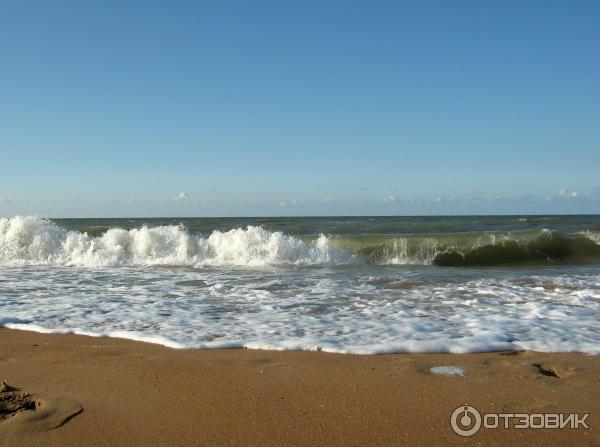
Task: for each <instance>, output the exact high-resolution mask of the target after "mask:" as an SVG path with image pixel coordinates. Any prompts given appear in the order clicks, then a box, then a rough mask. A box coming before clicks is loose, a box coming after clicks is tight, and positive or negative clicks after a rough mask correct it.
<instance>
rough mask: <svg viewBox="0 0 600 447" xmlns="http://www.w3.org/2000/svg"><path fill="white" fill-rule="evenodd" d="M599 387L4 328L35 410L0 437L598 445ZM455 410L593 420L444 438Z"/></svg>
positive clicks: (26, 440)
mask: <svg viewBox="0 0 600 447" xmlns="http://www.w3.org/2000/svg"><path fill="white" fill-rule="evenodd" d="M435 366H458V367H462V368H464V369H465V370H466V375H464V376H446V375H436V374H432V373H431V371H430V368H431V367H435ZM599 378H600V357H598V356H588V355H585V354H578V353H568V354H559V353H557V354H553V353H537V352H518V353H517V352H504V353H482V354H466V355H457V354H438V355H436V354H398V355H378V356H373V355H367V356H356V355H342V354H329V353H324V352H275V351H260V350H247V349H231V350H177V349H170V348H165V347H163V346H159V345H153V344H148V343H139V342H133V341H129V340H121V339H110V338H93V337H86V336H78V335H58V334H51V335H49V334H40V333H34V332H25V331H15V330H8V329H2V330H0V380H2V381H5V382H6V383H7V384H9V385H11V386H13V387H16V388H19V389H21V390H22V391H23V392H25V393H28V394H30V395H31V396H32V399H33V400H35V401H36V402H37V403H38V408H37V409H30V410H24V411H20V412H18V413H17V414H15V415H7V414H4V417H3V419H2V420H0V440H1V443H2V445H19V446H24V445H36V446H41V445H53V446H76V445H86V446H105V445H112V446H121V445H132V446H148V445H165V446H166V445H174V446H177V445H365V444H369V445H400V444H405V445H530V446H532V445H545V446H547V445H579V446H581V445H598V444H599V443H600V433H599V432H598V428H597V427H600V418H599V415H600V400H599V399H598V396H600V380H599ZM4 404H6V402H4ZM464 404H469V405H471V406H473V407H475V408H477V409H478V410H479V411H480V412H482V413H492V412H497V413H549V412H562V413H567V412H568V413H570V412H576V413H590V416H589V418H588V419H587V421H586V422H587V424H588V425H589V427H590V429H581V428H580V429H577V430H574V429H562V430H559V429H554V430H549V429H547V430H539V429H538V430H534V429H527V430H523V429H521V430H519V429H515V428H511V429H494V430H493V429H481V430H480V431H479V432H478V433H477V434H475V435H474V436H472V437H470V438H463V437H460V436H458V435H456V434H455V433H454V432H453V431H452V429H451V425H450V416H451V414H452V412H453V411H454V409H455V408H457V407H458V406H460V405H464ZM44 410H45V411H46V414H45V415H41V416H38V417H31V416H27V414H28V413H29V414H30V415H31V414H33V413H35V412H38V413H40V412H43V411H44ZM53 424H54V425H55V426H56V425H58V426H56V427H55V428H52V425H53Z"/></svg>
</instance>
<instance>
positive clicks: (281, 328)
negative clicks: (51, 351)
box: [0, 216, 600, 354]
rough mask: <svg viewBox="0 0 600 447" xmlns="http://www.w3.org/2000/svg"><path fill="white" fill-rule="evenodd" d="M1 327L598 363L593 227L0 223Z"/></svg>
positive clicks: (505, 219) (392, 222)
mask: <svg viewBox="0 0 600 447" xmlns="http://www.w3.org/2000/svg"><path fill="white" fill-rule="evenodd" d="M0 325H2V326H5V327H9V328H16V329H28V330H35V331H40V332H73V333H80V334H87V335H98V336H100V335H109V336H113V337H124V338H130V339H135V340H143V341H149V342H154V343H161V344H164V345H166V346H170V347H174V348H184V347H187V348H223V347H247V348H262V349H277V350H281V349H302V350H323V351H331V352H342V353H362V354H367V353H393V352H457V353H462V352H480V351H494V350H508V349H535V350H540V351H582V352H587V353H591V354H598V353H600V216H472V217H335V218H330V217H327V218H325V217H320V218H315V217H305V218H236V219H229V218H223V219H213V218H210V219H209V218H206V219H204V218H203V219H187V218H181V219H176V218H173V219H52V220H48V219H44V218H39V217H31V216H30V217H20V216H17V217H13V218H8V219H0Z"/></svg>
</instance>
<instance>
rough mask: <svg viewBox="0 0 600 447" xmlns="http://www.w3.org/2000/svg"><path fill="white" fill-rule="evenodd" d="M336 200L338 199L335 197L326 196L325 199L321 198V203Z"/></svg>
mask: <svg viewBox="0 0 600 447" xmlns="http://www.w3.org/2000/svg"><path fill="white" fill-rule="evenodd" d="M335 201H336V200H335V198H333V197H325V198H324V199H323V200H321V203H333V202H335Z"/></svg>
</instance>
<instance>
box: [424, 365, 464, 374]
mask: <svg viewBox="0 0 600 447" xmlns="http://www.w3.org/2000/svg"><path fill="white" fill-rule="evenodd" d="M429 370H430V371H431V372H432V373H433V374H437V375H441V376H466V375H467V370H466V369H465V368H461V367H460V366H453V365H449V366H433V367H431V368H429Z"/></svg>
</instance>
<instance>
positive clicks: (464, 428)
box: [450, 405, 481, 437]
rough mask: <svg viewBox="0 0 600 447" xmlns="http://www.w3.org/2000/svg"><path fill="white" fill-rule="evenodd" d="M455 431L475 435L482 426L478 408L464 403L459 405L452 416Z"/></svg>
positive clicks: (458, 433) (464, 434)
mask: <svg viewBox="0 0 600 447" xmlns="http://www.w3.org/2000/svg"><path fill="white" fill-rule="evenodd" d="M450 424H451V425H452V430H454V433H456V434H457V435H460V436H465V437H468V436H473V435H474V434H475V433H477V432H478V431H479V429H480V428H481V414H479V411H477V408H473V407H470V406H469V405H463V406H461V407H458V408H457V409H456V410H454V412H453V413H452V416H451V417H450Z"/></svg>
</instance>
